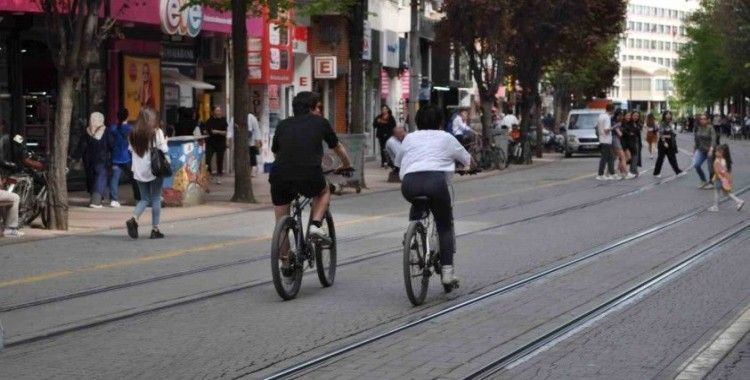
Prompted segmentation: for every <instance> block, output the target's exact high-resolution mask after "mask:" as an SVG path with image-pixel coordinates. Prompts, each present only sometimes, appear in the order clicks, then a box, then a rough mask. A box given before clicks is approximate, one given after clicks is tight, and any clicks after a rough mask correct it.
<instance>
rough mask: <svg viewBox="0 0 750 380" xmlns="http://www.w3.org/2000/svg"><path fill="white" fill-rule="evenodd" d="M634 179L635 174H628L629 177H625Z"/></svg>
mask: <svg viewBox="0 0 750 380" xmlns="http://www.w3.org/2000/svg"><path fill="white" fill-rule="evenodd" d="M633 178H635V174H633V173H628V175H626V176H625V179H633Z"/></svg>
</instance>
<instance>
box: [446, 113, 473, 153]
mask: <svg viewBox="0 0 750 380" xmlns="http://www.w3.org/2000/svg"><path fill="white" fill-rule="evenodd" d="M452 127H453V129H452V131H453V136H454V137H455V138H457V139H458V142H460V143H461V145H463V146H464V148H467V149H469V146H470V145H471V144H472V143H474V141H476V138H477V133H476V132H474V130H473V129H471V127H470V126H469V110H468V109H466V108H464V109H461V110H460V111H459V112H458V116H457V117H455V118H454V119H453V125H452Z"/></svg>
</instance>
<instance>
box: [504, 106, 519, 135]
mask: <svg viewBox="0 0 750 380" xmlns="http://www.w3.org/2000/svg"><path fill="white" fill-rule="evenodd" d="M519 124H521V122H520V121H518V118H517V117H516V115H514V114H513V110H508V113H507V114H506V115H505V116H503V119H502V121H501V122H500V126H501V127H505V128H508V130H511V129H512V128H513V126H517V125H519Z"/></svg>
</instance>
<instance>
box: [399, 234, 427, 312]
mask: <svg viewBox="0 0 750 380" xmlns="http://www.w3.org/2000/svg"><path fill="white" fill-rule="evenodd" d="M426 248H427V234H426V233H425V230H424V226H423V225H422V223H420V222H418V221H415V222H411V223H409V228H408V229H407V230H406V235H404V260H403V265H404V285H405V286H406V295H407V296H408V297H409V301H411V303H412V304H413V305H414V306H419V305H421V304H422V303H424V299H425V297H426V296H427V286H428V284H429V281H430V272H429V265H428V263H427V249H426Z"/></svg>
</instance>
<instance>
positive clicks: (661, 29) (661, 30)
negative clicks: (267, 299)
mask: <svg viewBox="0 0 750 380" xmlns="http://www.w3.org/2000/svg"><path fill="white" fill-rule="evenodd" d="M659 33H661V34H664V25H659Z"/></svg>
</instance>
